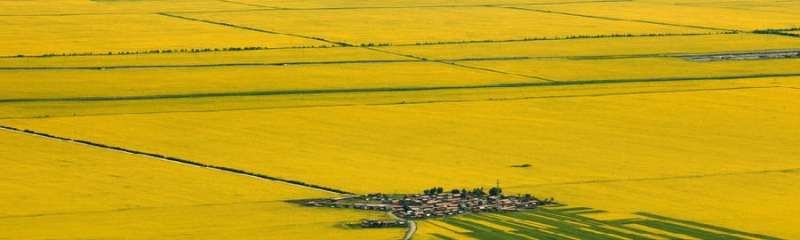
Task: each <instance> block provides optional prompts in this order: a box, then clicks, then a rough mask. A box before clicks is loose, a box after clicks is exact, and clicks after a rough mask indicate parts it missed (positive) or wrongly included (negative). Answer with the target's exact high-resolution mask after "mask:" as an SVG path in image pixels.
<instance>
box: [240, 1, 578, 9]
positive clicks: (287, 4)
mask: <svg viewBox="0 0 800 240" xmlns="http://www.w3.org/2000/svg"><path fill="white" fill-rule="evenodd" d="M241 2H246V3H252V4H258V5H268V6H273V7H279V8H288V9H309V8H312V9H313V8H381V7H407V8H412V7H438V6H472V5H485V4H514V5H516V4H559V3H561V2H562V1H561V0H492V1H486V0H459V1H452V0H385V1H357V0H313V1H291V0H241Z"/></svg>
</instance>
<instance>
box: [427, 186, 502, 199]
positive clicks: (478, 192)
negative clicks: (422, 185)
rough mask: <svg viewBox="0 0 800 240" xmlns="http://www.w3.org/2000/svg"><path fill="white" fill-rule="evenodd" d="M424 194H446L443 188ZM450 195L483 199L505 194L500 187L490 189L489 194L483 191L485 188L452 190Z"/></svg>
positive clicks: (433, 188)
mask: <svg viewBox="0 0 800 240" xmlns="http://www.w3.org/2000/svg"><path fill="white" fill-rule="evenodd" d="M422 192H423V193H424V194H425V195H437V194H440V193H444V188H442V187H432V188H429V189H425V190H424V191H422ZM450 193H452V194H463V195H464V196H468V195H469V196H478V197H483V196H487V195H488V196H499V195H501V194H502V193H503V189H502V188H499V187H492V188H490V189H489V192H488V193H487V192H486V191H485V190H484V189H483V187H479V188H473V189H472V190H467V189H466V188H462V189H453V190H450Z"/></svg>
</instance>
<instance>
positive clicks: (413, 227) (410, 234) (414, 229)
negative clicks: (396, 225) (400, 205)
mask: <svg viewBox="0 0 800 240" xmlns="http://www.w3.org/2000/svg"><path fill="white" fill-rule="evenodd" d="M416 232H417V223H415V222H414V221H411V220H409V221H408V230H407V231H406V235H405V236H404V237H403V240H411V238H412V237H414V233H416Z"/></svg>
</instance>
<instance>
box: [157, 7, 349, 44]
mask: <svg viewBox="0 0 800 240" xmlns="http://www.w3.org/2000/svg"><path fill="white" fill-rule="evenodd" d="M157 14H158V15H161V16H165V17H171V18H177V19H182V20H186V21H193V22H201V23H207V24H213V25H220V26H225V27H230V28H237V29H242V30H247V31H253V32H260V33H268V34H275V35H283V36H289V37H297V38H305V39H310V40H316V41H320V42H325V43H331V44H335V45H339V46H350V44H347V43H343V42H335V41H331V40H328V39H324V38H320V37H313V36H306V35H302V34H294V33H283V32H276V31H272V30H265V29H260V28H252V27H247V26H241V25H236V24H231V23H225V22H217V21H211V20H205V19H199V18H192V17H186V16H180V15H175V14H172V13H165V12H160V13H157Z"/></svg>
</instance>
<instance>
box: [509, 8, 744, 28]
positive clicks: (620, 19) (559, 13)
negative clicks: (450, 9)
mask: <svg viewBox="0 0 800 240" xmlns="http://www.w3.org/2000/svg"><path fill="white" fill-rule="evenodd" d="M499 8H506V9H514V10H519V11H531V12H539V13H548V14H558V15H566V16H573V17H584V18H595V19H603V20H610V21H623V22H637V23H649V24H656V25H665V26H672V27H683V28H695V29H703V30H714V31H723V32H735V33H738V32H741V31H740V30H736V29H725V28H717V27H706V26H697V25H687V24H676V23H665V22H656V21H650V20H641V19H625V18H616V17H607V16H596V15H585V14H577V13H568V12H560V11H552V10H541V9H530V8H521V7H513V6H501V7H499Z"/></svg>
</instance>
